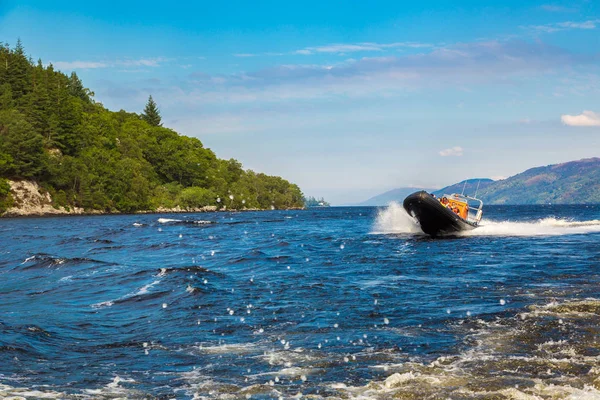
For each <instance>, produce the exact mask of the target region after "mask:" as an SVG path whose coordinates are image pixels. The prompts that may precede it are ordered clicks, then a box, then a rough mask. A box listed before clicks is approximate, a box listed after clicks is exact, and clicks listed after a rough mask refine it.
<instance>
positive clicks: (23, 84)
mask: <svg viewBox="0 0 600 400" xmlns="http://www.w3.org/2000/svg"><path fill="white" fill-rule="evenodd" d="M10 56H11V57H10V59H9V60H8V82H9V83H10V85H11V87H12V93H13V96H14V99H15V100H17V99H20V98H21V97H22V96H24V95H25V94H27V92H28V91H29V90H30V88H31V85H30V80H29V76H28V72H29V69H30V68H31V64H30V62H29V60H28V59H27V56H25V49H24V48H23V43H21V39H19V40H17V45H16V46H15V50H14V51H13V52H12V54H11V55H10Z"/></svg>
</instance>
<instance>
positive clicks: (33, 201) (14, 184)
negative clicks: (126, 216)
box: [0, 180, 260, 217]
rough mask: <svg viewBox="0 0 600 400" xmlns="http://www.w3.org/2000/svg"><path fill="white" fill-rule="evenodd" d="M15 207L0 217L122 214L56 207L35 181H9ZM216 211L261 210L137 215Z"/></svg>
mask: <svg viewBox="0 0 600 400" xmlns="http://www.w3.org/2000/svg"><path fill="white" fill-rule="evenodd" d="M8 183H9V184H10V189H11V195H12V198H13V206H12V207H10V208H8V209H7V210H6V211H5V212H4V213H2V214H0V217H42V216H68V215H104V214H106V215H109V214H121V213H120V212H118V211H114V212H109V211H104V210H89V209H83V208H80V207H69V208H65V207H56V206H55V205H53V203H52V197H51V196H50V193H48V192H46V191H44V190H43V189H42V188H40V186H39V185H38V184H37V183H36V182H34V181H11V180H9V181H8ZM214 211H260V210H259V209H254V208H253V209H243V210H234V209H227V208H225V207H224V208H220V209H217V207H216V206H206V207H200V208H182V207H179V206H177V207H174V208H164V207H158V208H157V209H156V210H141V211H136V214H160V213H193V212H214Z"/></svg>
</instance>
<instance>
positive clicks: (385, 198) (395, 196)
mask: <svg viewBox="0 0 600 400" xmlns="http://www.w3.org/2000/svg"><path fill="white" fill-rule="evenodd" d="M419 190H426V191H428V192H429V191H432V190H434V189H426V188H415V187H401V188H397V189H392V190H389V191H387V192H385V193H381V194H378V195H377V196H373V197H371V198H370V199H368V200H365V201H363V202H361V203H358V204H357V206H386V205H388V204H389V203H391V202H392V201H395V202H397V203H402V201H403V200H404V198H405V197H406V196H408V195H409V194H411V193H414V192H416V191H419Z"/></svg>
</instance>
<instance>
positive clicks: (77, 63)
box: [52, 61, 108, 69]
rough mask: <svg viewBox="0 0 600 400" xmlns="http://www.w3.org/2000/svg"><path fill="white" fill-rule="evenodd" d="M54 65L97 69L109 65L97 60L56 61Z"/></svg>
mask: <svg viewBox="0 0 600 400" xmlns="http://www.w3.org/2000/svg"><path fill="white" fill-rule="evenodd" d="M52 65H54V67H56V68H57V69H95V68H106V67H108V64H106V63H103V62H95V61H56V62H55V63H52Z"/></svg>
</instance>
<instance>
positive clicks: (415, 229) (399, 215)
mask: <svg viewBox="0 0 600 400" xmlns="http://www.w3.org/2000/svg"><path fill="white" fill-rule="evenodd" d="M372 233H384V234H385V233H413V234H419V233H421V234H422V233H423V232H422V231H421V228H420V227H419V224H418V223H417V222H416V221H415V219H414V218H412V217H411V216H410V215H408V214H407V213H406V210H404V208H403V207H402V206H401V205H400V204H398V203H396V202H391V203H390V204H389V205H388V206H387V208H384V209H381V210H379V212H378V213H377V218H376V220H375V224H374V226H373V232H372Z"/></svg>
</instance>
